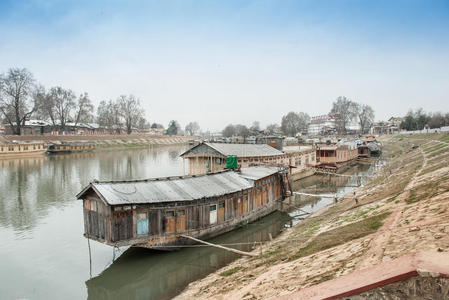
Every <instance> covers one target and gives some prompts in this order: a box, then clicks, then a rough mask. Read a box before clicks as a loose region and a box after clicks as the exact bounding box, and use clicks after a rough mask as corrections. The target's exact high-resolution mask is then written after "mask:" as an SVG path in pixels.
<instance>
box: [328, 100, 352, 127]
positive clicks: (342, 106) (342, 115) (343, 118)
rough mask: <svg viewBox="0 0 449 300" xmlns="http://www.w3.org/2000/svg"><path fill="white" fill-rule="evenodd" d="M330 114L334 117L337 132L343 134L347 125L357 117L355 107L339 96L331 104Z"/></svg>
mask: <svg viewBox="0 0 449 300" xmlns="http://www.w3.org/2000/svg"><path fill="white" fill-rule="evenodd" d="M330 113H331V114H332V115H334V117H335V125H336V127H337V128H336V129H337V132H338V133H339V134H345V133H346V130H347V127H348V125H349V123H350V122H351V121H352V120H354V119H355V118H356V116H357V105H356V104H355V103H354V102H352V101H351V100H350V99H348V98H346V97H344V96H340V97H338V98H337V100H336V101H335V102H334V103H332V109H331V112H330Z"/></svg>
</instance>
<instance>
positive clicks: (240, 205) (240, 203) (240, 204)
mask: <svg viewBox="0 0 449 300" xmlns="http://www.w3.org/2000/svg"><path fill="white" fill-rule="evenodd" d="M237 212H238V215H239V216H241V215H242V214H243V201H242V198H238V199H237Z"/></svg>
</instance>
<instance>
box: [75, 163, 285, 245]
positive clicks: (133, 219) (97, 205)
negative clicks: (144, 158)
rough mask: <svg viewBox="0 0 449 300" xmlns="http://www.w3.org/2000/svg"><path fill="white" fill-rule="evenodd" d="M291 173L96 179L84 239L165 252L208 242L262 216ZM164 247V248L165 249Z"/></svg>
mask: <svg viewBox="0 0 449 300" xmlns="http://www.w3.org/2000/svg"><path fill="white" fill-rule="evenodd" d="M287 176H288V170H287V169H283V168H278V167H267V166H257V167H248V168H242V169H241V170H240V171H238V172H237V171H231V170H228V171H223V172H218V173H213V174H207V175H201V176H184V177H173V178H156V179H147V180H134V181H105V182H99V181H93V182H91V183H90V184H89V185H88V186H87V187H85V188H84V189H83V190H82V191H81V192H80V193H79V194H78V195H77V198H78V199H82V200H83V207H84V229H85V233H84V235H85V236H86V237H88V238H91V239H94V240H96V241H99V242H101V243H104V244H107V245H111V246H137V247H144V248H156V249H166V248H169V247H174V246H177V245H183V244H188V243H191V242H192V241H191V240H190V239H186V238H184V237H182V235H184V236H186V235H187V236H190V237H195V238H199V239H208V238H211V237H214V236H216V235H219V234H222V233H225V232H228V231H230V230H232V229H234V228H236V227H238V226H240V225H241V224H246V223H249V222H252V221H254V220H256V219H258V218H260V217H263V216H265V215H267V214H269V213H271V212H273V211H275V210H276V209H277V208H278V206H279V203H280V202H279V201H281V200H283V199H284V198H285V197H286V196H287V195H288V193H289V184H288V177H287ZM164 247H165V248H164Z"/></svg>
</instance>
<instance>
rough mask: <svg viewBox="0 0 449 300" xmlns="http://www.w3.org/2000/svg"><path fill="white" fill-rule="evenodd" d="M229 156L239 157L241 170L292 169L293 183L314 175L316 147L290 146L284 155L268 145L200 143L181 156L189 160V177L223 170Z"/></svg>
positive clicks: (238, 162) (238, 161)
mask: <svg viewBox="0 0 449 300" xmlns="http://www.w3.org/2000/svg"><path fill="white" fill-rule="evenodd" d="M280 141H282V140H280ZM229 156H235V157H237V164H238V166H239V167H242V168H247V167H250V166H255V165H265V166H284V167H289V166H290V167H291V168H290V175H291V178H292V180H298V179H300V178H303V177H306V176H310V175H313V173H314V169H313V168H311V166H314V165H315V163H316V160H315V159H316V155H315V148H313V147H312V146H310V147H299V146H295V147H287V148H286V149H285V151H284V152H282V151H280V150H278V149H276V148H273V147H272V146H270V145H267V144H222V143H201V144H199V145H197V146H194V147H192V148H190V149H189V150H187V151H186V152H184V153H183V154H181V157H182V158H183V159H187V168H188V174H189V175H200V174H207V173H213V172H220V171H223V170H224V169H225V168H226V158H227V157H229ZM184 165H185V164H184Z"/></svg>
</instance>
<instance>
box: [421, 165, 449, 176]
mask: <svg viewBox="0 0 449 300" xmlns="http://www.w3.org/2000/svg"><path fill="white" fill-rule="evenodd" d="M447 166H448V164H447V163H442V164H438V165H435V166H431V167H427V168H425V169H424V170H422V171H421V173H420V174H419V175H420V176H422V175H424V174H427V173H430V172H434V171H436V170H439V169H441V168H444V167H447Z"/></svg>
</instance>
